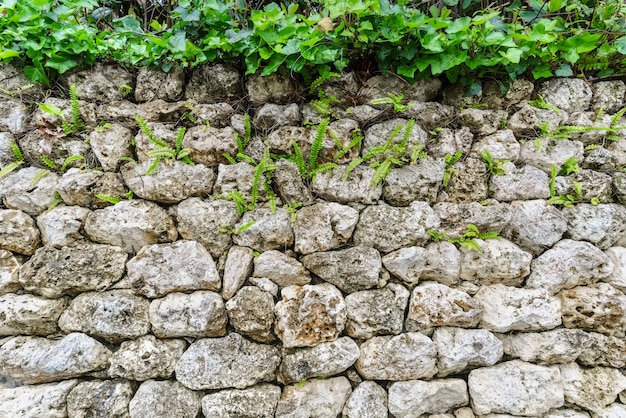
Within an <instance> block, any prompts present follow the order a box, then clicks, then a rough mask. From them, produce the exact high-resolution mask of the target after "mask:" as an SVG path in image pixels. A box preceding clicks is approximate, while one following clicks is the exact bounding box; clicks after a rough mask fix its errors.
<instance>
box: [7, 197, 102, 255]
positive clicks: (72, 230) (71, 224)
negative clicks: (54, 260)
mask: <svg viewBox="0 0 626 418" xmlns="http://www.w3.org/2000/svg"><path fill="white" fill-rule="evenodd" d="M0 213H1V212H0ZM89 213H91V211H90V210H89V209H87V208H83V207H80V206H57V207H55V208H53V209H50V210H47V211H45V212H44V213H42V214H41V215H39V216H38V217H37V226H38V227H39V231H40V232H41V240H42V241H43V243H44V245H49V246H52V247H65V246H74V245H76V244H80V243H82V242H84V241H85V237H84V235H83V228H84V226H85V220H86V219H87V215H89Z"/></svg>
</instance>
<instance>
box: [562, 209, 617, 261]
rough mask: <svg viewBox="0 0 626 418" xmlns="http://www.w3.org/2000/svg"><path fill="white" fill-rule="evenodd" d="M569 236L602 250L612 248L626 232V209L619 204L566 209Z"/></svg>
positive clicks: (564, 210)
mask: <svg viewBox="0 0 626 418" xmlns="http://www.w3.org/2000/svg"><path fill="white" fill-rule="evenodd" d="M562 213H563V215H564V216H565V218H566V219H567V236H568V237H569V238H571V239H574V240H585V241H589V242H591V243H592V244H594V245H596V246H597V247H598V248H600V249H602V250H606V249H607V248H609V247H611V246H612V245H613V244H614V243H615V242H617V240H618V239H619V238H620V237H621V236H622V235H623V234H624V232H626V208H625V207H624V206H623V205H619V204H613V203H609V204H599V205H596V206H594V205H591V204H588V203H581V204H578V205H576V206H574V207H572V208H564V209H563V210H562Z"/></svg>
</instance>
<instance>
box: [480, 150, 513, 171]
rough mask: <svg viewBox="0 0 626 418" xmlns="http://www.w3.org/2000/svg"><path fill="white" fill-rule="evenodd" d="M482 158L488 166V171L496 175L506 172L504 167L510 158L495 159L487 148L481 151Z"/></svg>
mask: <svg viewBox="0 0 626 418" xmlns="http://www.w3.org/2000/svg"><path fill="white" fill-rule="evenodd" d="M479 155H480V158H481V159H482V160H483V162H484V163H485V165H486V166H487V171H489V172H490V173H491V174H492V175H494V176H500V175H502V174H506V170H505V169H504V164H505V163H508V162H509V161H508V160H505V161H502V160H494V159H493V158H492V157H491V153H490V152H489V150H488V149H485V150H484V151H483V152H480V153H479Z"/></svg>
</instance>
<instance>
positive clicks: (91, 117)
mask: <svg viewBox="0 0 626 418" xmlns="http://www.w3.org/2000/svg"><path fill="white" fill-rule="evenodd" d="M80 99H81V97H80V96H79V100H78V115H79V117H80V120H81V121H82V123H83V126H86V127H87V128H88V129H89V128H92V127H93V126H94V125H95V124H96V121H97V119H96V105H95V104H93V103H91V102H89V101H85V100H80ZM42 105H46V106H55V107H57V108H59V109H60V110H61V111H60V112H59V114H53V113H50V112H46V111H44V110H43V109H42V108H41V107H39V106H37V107H36V108H35V109H34V112H33V114H32V119H31V123H32V124H33V125H35V126H37V127H40V126H41V128H40V129H39V131H40V132H46V131H47V132H48V133H51V134H52V138H48V140H49V141H50V142H49V143H48V144H47V145H43V144H42V146H41V149H42V150H43V149H45V148H46V147H51V146H52V147H53V148H54V147H55V145H56V144H54V142H57V141H54V139H57V138H55V136H56V135H59V136H60V137H61V138H63V141H67V140H73V139H75V138H72V136H71V135H72V134H65V132H64V131H65V129H64V124H65V123H68V122H69V123H71V122H72V121H73V116H72V113H73V110H72V101H71V99H69V98H67V99H61V98H58V97H47V98H46V99H44V100H43V103H42ZM55 130H56V132H55ZM44 142H47V141H44ZM48 154H49V152H48ZM52 159H54V158H52Z"/></svg>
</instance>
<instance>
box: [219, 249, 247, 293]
mask: <svg viewBox="0 0 626 418" xmlns="http://www.w3.org/2000/svg"><path fill="white" fill-rule="evenodd" d="M253 262H254V252H253V251H252V249H250V248H247V247H237V246H234V247H231V248H230V249H229V250H228V255H227V256H226V263H225V265H224V279H223V281H224V285H223V289H222V298H224V299H225V300H228V299H230V298H232V297H233V296H235V293H237V291H238V290H239V288H240V287H241V286H242V285H243V283H244V282H245V281H246V279H247V278H248V276H250V273H252V267H253Z"/></svg>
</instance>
